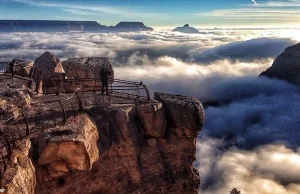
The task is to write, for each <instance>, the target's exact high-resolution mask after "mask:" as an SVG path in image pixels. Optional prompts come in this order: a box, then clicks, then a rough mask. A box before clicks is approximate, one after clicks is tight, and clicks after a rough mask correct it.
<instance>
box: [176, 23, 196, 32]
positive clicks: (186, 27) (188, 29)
mask: <svg viewBox="0 0 300 194" xmlns="http://www.w3.org/2000/svg"><path fill="white" fill-rule="evenodd" d="M173 32H181V33H186V34H199V31H198V30H197V29H196V28H193V27H190V26H189V25H188V24H186V25H184V26H183V27H177V28H175V29H174V30H173Z"/></svg>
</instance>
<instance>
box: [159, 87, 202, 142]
mask: <svg viewBox="0 0 300 194" xmlns="http://www.w3.org/2000/svg"><path fill="white" fill-rule="evenodd" d="M154 98H155V99H156V100H157V101H159V102H161V103H162V104H163V106H164V108H165V110H166V117H167V132H166V133H167V135H175V136H177V137H189V138H195V137H197V134H198V133H199V132H200V130H201V129H202V124H203V119H204V110H203V106H202V104H201V102H200V101H199V100H198V99H197V98H194V97H187V96H181V95H173V94H166V93H159V92H156V93H155V94H154Z"/></svg>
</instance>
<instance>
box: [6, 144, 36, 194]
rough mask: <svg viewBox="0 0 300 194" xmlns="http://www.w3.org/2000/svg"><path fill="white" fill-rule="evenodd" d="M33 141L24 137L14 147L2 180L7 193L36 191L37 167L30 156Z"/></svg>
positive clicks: (28, 193) (29, 193)
mask: <svg viewBox="0 0 300 194" xmlns="http://www.w3.org/2000/svg"><path fill="white" fill-rule="evenodd" d="M30 148H31V142H30V140H29V139H24V140H22V141H21V142H19V144H18V146H17V147H16V148H15V149H14V151H13V153H12V155H11V159H10V161H9V162H8V165H7V169H6V171H5V172H4V174H3V177H2V180H1V189H4V190H5V193H7V194H15V193H27V194H31V193H32V194H33V193H35V192H34V191H35V185H36V176H35V168H34V166H33V164H32V161H31V159H30V157H29V151H30Z"/></svg>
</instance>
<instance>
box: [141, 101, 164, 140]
mask: <svg viewBox="0 0 300 194" xmlns="http://www.w3.org/2000/svg"><path fill="white" fill-rule="evenodd" d="M137 114H138V116H139V120H140V121H141V124H142V126H143V129H144V133H145V135H146V136H148V137H163V136H164V135H165V132H166V123H167V122H166V117H165V110H164V108H163V106H162V103H160V102H153V103H151V104H140V105H138V107H137Z"/></svg>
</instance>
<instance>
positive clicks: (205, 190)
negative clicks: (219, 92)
mask: <svg viewBox="0 0 300 194" xmlns="http://www.w3.org/2000/svg"><path fill="white" fill-rule="evenodd" d="M222 144H223V142H222V141H220V140H219V139H211V138H201V139H199V141H198V143H197V147H198V148H197V153H198V154H197V160H198V161H199V163H197V164H196V166H197V167H198V168H199V172H200V174H201V175H200V176H201V178H202V180H204V181H203V183H202V189H201V193H202V194H226V193H229V192H230V190H231V189H232V188H234V187H236V188H237V189H238V190H240V191H241V193H242V194H275V193H276V194H298V193H300V176H299V174H298V172H299V170H300V152H299V151H295V150H292V149H289V148H287V147H286V146H284V145H281V144H269V145H265V146H261V147H258V148H256V149H255V150H252V151H244V150H241V149H237V148H231V149H229V150H226V149H225V151H222V150H224V147H223V146H222ZM206 181H208V182H206ZM205 184H206V185H205Z"/></svg>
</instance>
